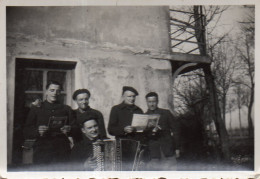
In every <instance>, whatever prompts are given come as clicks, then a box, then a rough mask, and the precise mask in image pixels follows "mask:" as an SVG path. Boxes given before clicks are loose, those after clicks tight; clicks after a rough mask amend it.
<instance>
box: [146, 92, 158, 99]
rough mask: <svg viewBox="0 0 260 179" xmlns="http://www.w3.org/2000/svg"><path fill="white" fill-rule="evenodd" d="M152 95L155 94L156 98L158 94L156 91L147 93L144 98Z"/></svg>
mask: <svg viewBox="0 0 260 179" xmlns="http://www.w3.org/2000/svg"><path fill="white" fill-rule="evenodd" d="M152 96H155V97H157V99H158V94H157V93H156V92H150V93H147V95H146V96H145V98H149V97H152Z"/></svg>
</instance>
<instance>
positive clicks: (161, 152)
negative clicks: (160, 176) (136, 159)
mask: <svg viewBox="0 0 260 179" xmlns="http://www.w3.org/2000/svg"><path fill="white" fill-rule="evenodd" d="M146 102H147V106H148V111H147V112H146V114H159V115H160V119H159V122H158V125H157V126H155V128H153V130H152V131H150V132H151V133H150V135H149V136H148V138H149V140H148V146H149V151H150V157H151V161H150V162H149V164H148V165H147V168H148V170H169V171H170V170H176V169H177V167H176V158H175V157H177V158H178V157H179V155H180V150H179V125H178V121H176V119H175V118H174V117H173V115H172V113H171V112H170V111H169V110H167V109H161V108H158V102H159V100H158V94H157V93H155V92H150V93H148V94H147V95H146ZM172 134H173V136H172ZM174 144H175V146H174ZM174 149H175V153H174Z"/></svg>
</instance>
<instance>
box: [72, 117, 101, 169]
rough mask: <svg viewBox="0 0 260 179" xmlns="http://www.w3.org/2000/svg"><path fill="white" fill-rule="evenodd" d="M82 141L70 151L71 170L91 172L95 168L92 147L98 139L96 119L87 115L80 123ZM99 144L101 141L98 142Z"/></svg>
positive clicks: (95, 161)
mask: <svg viewBox="0 0 260 179" xmlns="http://www.w3.org/2000/svg"><path fill="white" fill-rule="evenodd" d="M80 126H81V132H82V134H83V135H82V139H81V141H79V142H78V143H76V144H75V145H74V146H73V148H72V151H71V156H70V160H71V164H70V167H71V168H70V169H71V170H79V171H80V170H89V171H93V170H95V168H96V167H97V160H96V156H93V145H95V143H96V144H97V143H98V142H99V141H98V140H99V139H100V135H99V125H98V118H97V117H96V116H95V114H93V113H88V115H85V117H84V118H82V120H81V121H80ZM100 142H101V141H100Z"/></svg>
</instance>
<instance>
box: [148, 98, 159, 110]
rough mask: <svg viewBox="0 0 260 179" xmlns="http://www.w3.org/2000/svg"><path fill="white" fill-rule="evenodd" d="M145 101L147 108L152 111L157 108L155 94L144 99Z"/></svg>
mask: <svg viewBox="0 0 260 179" xmlns="http://www.w3.org/2000/svg"><path fill="white" fill-rule="evenodd" d="M146 103H147V106H148V109H150V110H152V111H153V110H155V109H156V108H157V105H158V99H157V97H156V96H151V97H148V98H147V99H146Z"/></svg>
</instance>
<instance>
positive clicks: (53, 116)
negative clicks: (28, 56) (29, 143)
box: [24, 81, 74, 164]
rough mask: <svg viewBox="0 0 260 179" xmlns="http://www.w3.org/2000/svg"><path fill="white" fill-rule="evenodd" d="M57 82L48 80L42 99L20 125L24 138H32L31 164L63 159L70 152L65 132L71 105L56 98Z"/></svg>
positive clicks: (63, 160) (68, 127)
mask: <svg viewBox="0 0 260 179" xmlns="http://www.w3.org/2000/svg"><path fill="white" fill-rule="evenodd" d="M60 94H61V85H60V84H59V83H58V82H56V81H50V82H49V83H48V84H47V86H46V100H45V101H44V102H43V103H42V104H41V105H40V106H32V108H31V110H30V112H29V114H28V117H27V119H26V123H25V127H24V137H25V139H36V142H35V144H34V147H33V152H34V153H33V163H34V164H50V163H63V162H67V161H68V159H69V156H70V141H69V140H68V135H69V132H70V130H71V126H72V125H73V124H74V118H73V115H72V109H71V108H70V107H69V106H67V105H64V104H61V103H60V102H59V97H60Z"/></svg>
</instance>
